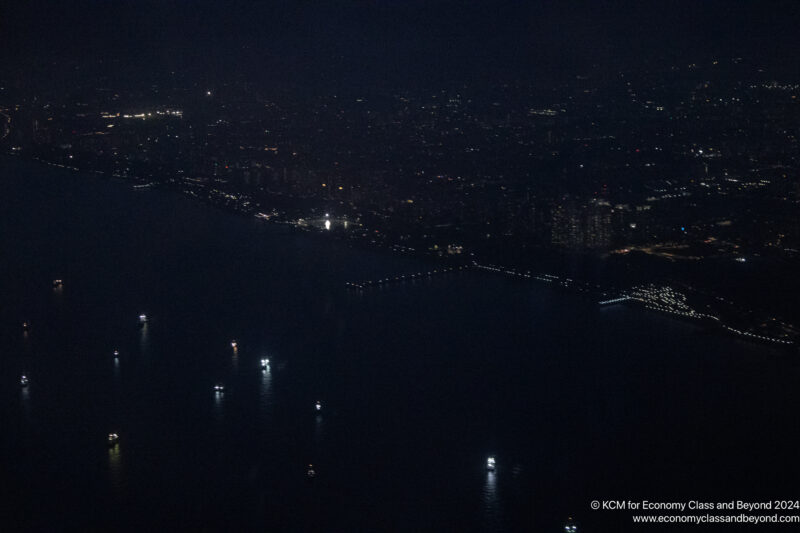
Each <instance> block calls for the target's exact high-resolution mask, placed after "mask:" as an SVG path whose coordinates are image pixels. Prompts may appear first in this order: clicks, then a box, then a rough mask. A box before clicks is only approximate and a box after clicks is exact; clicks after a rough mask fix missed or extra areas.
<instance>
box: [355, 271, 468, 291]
mask: <svg viewBox="0 0 800 533" xmlns="http://www.w3.org/2000/svg"><path fill="white" fill-rule="evenodd" d="M469 268H470V267H469V266H466V265H462V266H457V267H447V268H437V269H434V270H428V271H427V272H417V273H415V274H404V275H402V276H394V277H388V278H382V279H378V280H367V281H348V282H347V283H345V284H344V285H345V287H347V288H348V289H353V290H364V289H370V288H372V287H382V286H385V285H390V284H393V283H401V282H404V281H414V280H417V279H425V278H431V277H433V276H441V275H442V274H450V273H452V272H460V271H462V270H468V269H469Z"/></svg>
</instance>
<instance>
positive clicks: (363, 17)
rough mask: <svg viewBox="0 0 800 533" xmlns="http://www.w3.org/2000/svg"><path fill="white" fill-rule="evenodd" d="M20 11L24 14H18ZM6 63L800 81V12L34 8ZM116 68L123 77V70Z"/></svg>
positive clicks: (403, 76)
mask: <svg viewBox="0 0 800 533" xmlns="http://www.w3.org/2000/svg"><path fill="white" fill-rule="evenodd" d="M20 4H22V3H20ZM1 20H2V22H0V24H2V28H0V35H1V37H0V39H2V48H3V56H2V57H3V59H4V61H5V62H10V64H12V65H15V66H22V67H23V68H36V67H40V65H41V63H47V62H52V61H86V60H87V59H88V58H92V59H104V60H106V61H113V60H117V61H118V62H120V63H122V64H124V65H125V66H126V67H127V68H131V69H133V70H134V71H136V70H139V69H144V70H146V71H148V72H150V73H158V72H162V71H170V70H175V69H200V70H202V71H204V74H206V75H209V76H213V77H217V78H219V77H224V76H226V75H234V74H236V75H242V76H245V77H247V78H249V79H254V80H262V79H263V80H269V79H293V78H296V79H309V78H310V79H315V80H317V81H319V82H322V83H324V82H325V80H336V81H342V80H349V81H352V82H353V83H356V84H358V83H360V82H374V81H384V82H388V83H404V84H410V85H413V84H415V83H417V82H419V83H422V82H425V81H431V80H434V81H448V80H459V81H461V80H463V81H469V80H474V79H476V78H477V79H480V78H486V77H501V78H513V79H535V78H546V77H551V76H555V77H559V76H563V75H566V76H573V75H574V74H575V73H576V72H582V71H588V70H595V71H596V70H598V69H599V70H602V69H614V68H619V67H629V66H637V65H642V64H647V63H648V62H660V61H661V62H670V61H674V62H678V63H680V62H692V61H701V60H705V59H709V58H713V57H736V56H744V57H748V58H753V59H755V60H758V61H765V62H768V63H770V66H772V67H780V68H782V69H791V70H796V69H797V64H798V62H797V60H796V58H795V53H794V52H795V46H796V38H795V31H794V30H795V29H796V28H797V27H800V9H799V8H798V6H797V3H796V2H792V1H783V0H777V1H770V2H727V1H717V0H711V1H703V2H698V1H692V2H687V1H659V2H600V1H572V2H546V1H529V2H504V1H496V2H461V1H458V2H456V1H439V2H435V1H434V2H431V1H421V0H408V1H396V0H395V1H390V0H371V1H358V2H312V1H283V2H279V1H272V2H260V3H257V5H252V4H251V3H250V2H210V1H200V2H175V1H158V2H110V1H87V0H81V1H74V2H66V1H65V2H41V1H39V2H26V3H24V5H17V6H6V7H5V8H4V12H3V16H2V19H1ZM118 68H119V67H118Z"/></svg>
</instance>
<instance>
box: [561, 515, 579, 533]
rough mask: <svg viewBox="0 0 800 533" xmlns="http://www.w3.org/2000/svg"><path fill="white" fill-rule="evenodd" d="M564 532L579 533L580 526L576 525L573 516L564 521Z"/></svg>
mask: <svg viewBox="0 0 800 533" xmlns="http://www.w3.org/2000/svg"><path fill="white" fill-rule="evenodd" d="M564 533H578V526H576V525H575V521H574V520H573V519H572V518H567V521H566V522H565V523H564Z"/></svg>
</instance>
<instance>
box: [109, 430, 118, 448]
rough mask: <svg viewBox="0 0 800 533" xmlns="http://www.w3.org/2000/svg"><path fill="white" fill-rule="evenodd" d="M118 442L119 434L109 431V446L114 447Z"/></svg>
mask: <svg viewBox="0 0 800 533" xmlns="http://www.w3.org/2000/svg"><path fill="white" fill-rule="evenodd" d="M117 444H119V435H117V434H116V433H109V434H108V445H109V447H114V446H116V445H117Z"/></svg>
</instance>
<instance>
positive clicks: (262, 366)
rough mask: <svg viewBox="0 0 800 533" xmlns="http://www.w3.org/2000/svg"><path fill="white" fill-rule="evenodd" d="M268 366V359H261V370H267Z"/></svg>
mask: <svg viewBox="0 0 800 533" xmlns="http://www.w3.org/2000/svg"><path fill="white" fill-rule="evenodd" d="M268 366H269V359H262V360H261V368H267V367H268Z"/></svg>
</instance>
